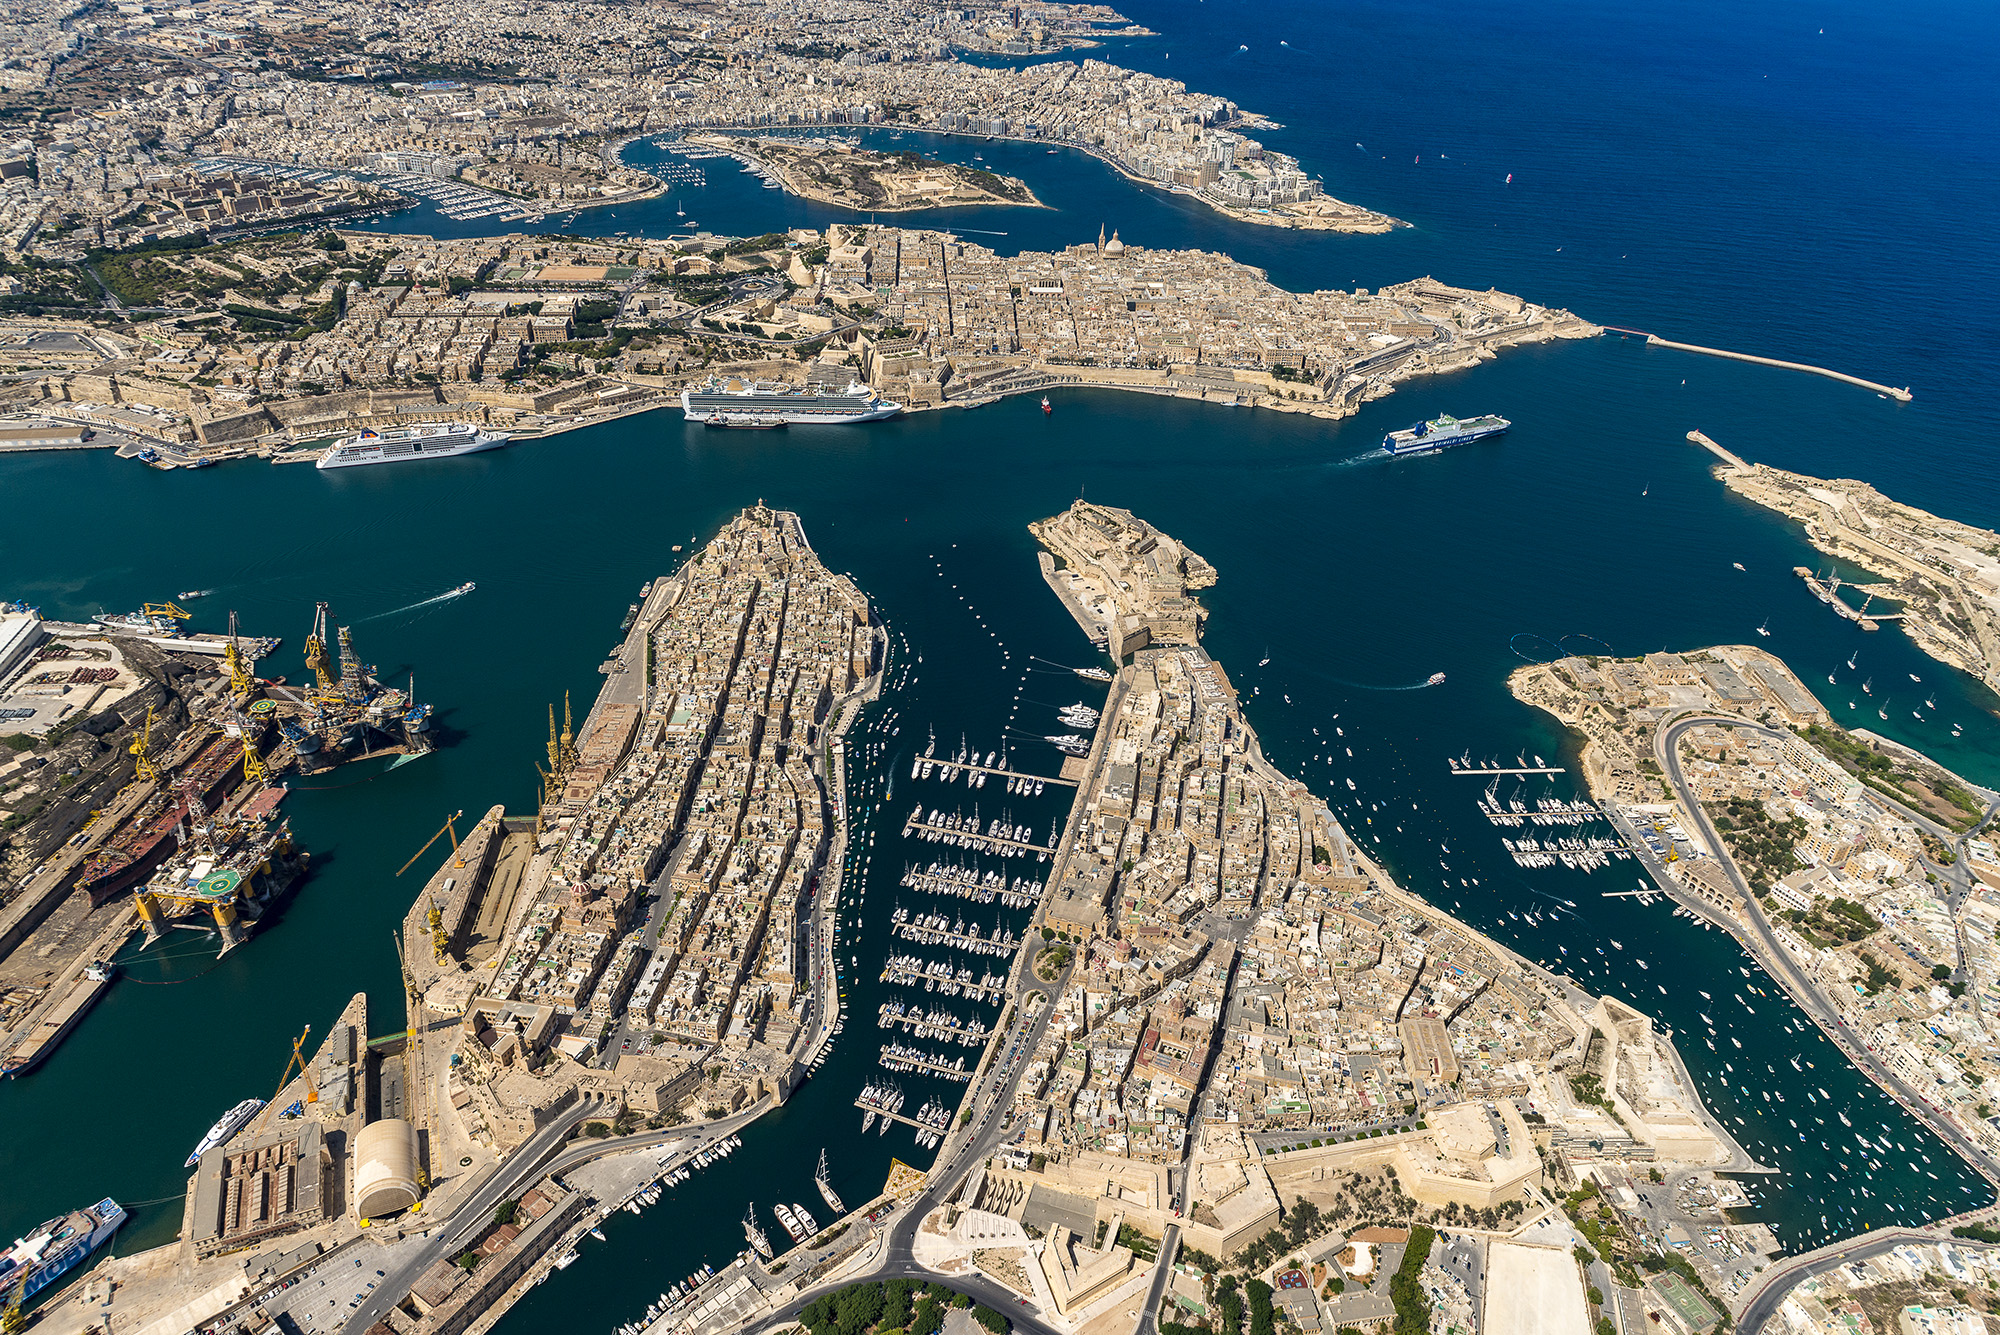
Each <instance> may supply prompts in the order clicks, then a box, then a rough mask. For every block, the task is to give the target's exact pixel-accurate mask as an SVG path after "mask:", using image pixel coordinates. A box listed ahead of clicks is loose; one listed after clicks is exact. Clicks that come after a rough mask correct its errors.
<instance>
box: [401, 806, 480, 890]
mask: <svg viewBox="0 0 2000 1335" xmlns="http://www.w3.org/2000/svg"><path fill="white" fill-rule="evenodd" d="M464 814H465V812H463V811H454V812H452V813H451V814H450V815H449V816H446V817H445V818H444V824H443V825H440V826H439V827H438V832H437V833H436V834H434V835H432V836H431V837H430V838H428V839H426V840H424V846H423V847H422V848H420V849H418V850H417V851H416V852H414V853H412V854H410V861H409V862H405V863H404V864H403V865H402V866H400V867H398V868H396V875H398V876H401V875H402V874H403V873H404V872H406V871H408V870H409V869H410V864H411V863H414V862H415V861H416V860H417V859H418V858H420V857H422V856H423V855H424V854H426V853H428V852H430V851H431V845H432V844H434V843H436V842H437V841H438V840H440V839H442V838H444V837H445V835H447V834H449V835H450V836H451V851H452V852H454V853H456V852H457V851H458V831H457V830H456V829H454V828H452V822H453V821H455V820H457V819H458V818H459V817H461V816H463V815H464Z"/></svg>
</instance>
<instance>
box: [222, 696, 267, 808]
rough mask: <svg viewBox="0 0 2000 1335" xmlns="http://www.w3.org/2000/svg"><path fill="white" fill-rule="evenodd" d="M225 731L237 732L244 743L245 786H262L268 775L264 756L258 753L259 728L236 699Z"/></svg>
mask: <svg viewBox="0 0 2000 1335" xmlns="http://www.w3.org/2000/svg"><path fill="white" fill-rule="evenodd" d="M223 731H225V732H229V733H233V734H235V736H236V738H237V740H238V741H240V742H242V743H243V786H244V787H245V788H249V787H252V786H262V784H263V783H264V781H265V779H266V777H267V775H266V773H265V770H264V757H263V756H261V755H259V754H258V753H257V728H256V725H255V724H253V723H252V722H251V721H250V719H249V717H248V716H247V715H246V714H244V712H243V711H242V710H241V709H238V708H237V707H236V704H235V702H234V701H231V702H230V705H229V722H228V724H227V725H226V726H225V727H224V729H223Z"/></svg>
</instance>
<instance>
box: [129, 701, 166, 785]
mask: <svg viewBox="0 0 2000 1335" xmlns="http://www.w3.org/2000/svg"><path fill="white" fill-rule="evenodd" d="M152 744H153V707H152V706H151V705H147V706H146V726H145V727H144V728H142V729H141V730H140V732H139V735H138V736H137V737H134V738H133V739H132V745H131V746H130V747H128V748H127V749H128V750H130V751H131V753H132V772H133V773H134V774H136V775H137V776H138V777H139V778H141V779H145V780H148V781H149V782H153V783H158V782H159V779H160V767H159V766H158V765H155V764H154V763H153V758H152V757H151V756H149V755H147V754H146V752H147V749H148V748H149V747H151V746H152Z"/></svg>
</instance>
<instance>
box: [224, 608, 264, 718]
mask: <svg viewBox="0 0 2000 1335" xmlns="http://www.w3.org/2000/svg"><path fill="white" fill-rule="evenodd" d="M222 661H223V662H224V663H225V664H226V665H227V666H228V668H229V692H230V694H231V695H234V696H236V697H237V698H238V699H239V700H247V699H249V698H250V696H251V693H252V692H254V691H255V690H256V689H257V677H256V674H255V673H253V672H252V671H251V670H250V660H249V659H248V658H245V657H244V656H243V651H242V650H241V649H239V648H237V647H236V613H234V612H231V613H230V614H229V643H228V644H226V645H224V646H223V647H222Z"/></svg>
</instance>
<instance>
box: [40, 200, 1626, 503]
mask: <svg viewBox="0 0 2000 1335" xmlns="http://www.w3.org/2000/svg"><path fill="white" fill-rule="evenodd" d="M97 272H98V273H99V274H101V275H102V277H103V279H104V281H105V282H106V283H107V284H109V285H110V286H111V287H112V288H113V289H114V290H116V291H118V292H119V293H121V294H123V296H124V297H125V299H127V300H129V301H131V302H132V303H134V304H136V303H138V302H141V301H144V302H147V303H158V304H160V305H161V306H163V307H173V311H172V312H171V313H162V314H160V315H158V316H157V317H155V318H148V319H146V320H145V321H143V322H140V323H136V324H133V325H130V326H127V327H122V328H112V327H109V326H106V327H104V328H99V327H97V326H96V325H92V324H87V323H78V322H76V321H71V320H64V321H54V320H51V319H49V318H46V317H45V318H43V319H39V320H36V319H27V318H17V319H10V320H4V321H0V333H7V332H12V333H15V334H18V335H19V340H18V341H19V343H20V345H21V350H20V351H19V352H18V353H16V354H13V355H15V356H16V357H17V358H18V360H17V361H16V362H15V363H14V365H15V367H16V368H17V370H19V371H20V372H21V373H22V374H21V375H20V376H18V377H17V378H16V379H15V380H13V381H12V382H11V383H10V384H9V385H8V386H7V387H6V389H5V391H4V393H0V405H4V406H6V407H11V408H12V409H14V410H15V411H17V412H19V413H20V414H22V421H23V422H24V423H29V424H34V423H39V424H41V425H39V426H27V425H24V426H22V427H20V428H18V430H19V434H20V435H21V436H22V437H23V438H24V440H25V443H24V444H22V445H21V446H19V447H18V448H53V447H54V446H48V445H43V444H39V443H37V442H39V441H41V440H42V439H44V437H46V439H48V440H55V441H59V442H65V444H63V446H62V447H65V448H68V447H87V446H99V447H102V446H114V447H117V448H119V449H120V450H121V451H122V452H123V453H124V454H126V455H130V456H137V457H140V458H145V459H148V460H149V461H150V462H153V463H154V464H155V465H156V466H160V467H171V466H183V465H188V464H196V465H198V464H200V463H201V462H203V461H208V462H215V461H218V460H225V459H232V458H240V457H244V456H246V455H254V456H261V457H268V458H270V459H271V460H272V461H273V462H286V463H291V462H310V461H312V460H313V459H315V458H317V457H318V451H319V449H320V448H322V447H323V446H324V444H325V442H327V441H328V440H329V439H331V438H335V437H337V436H339V435H342V434H346V433H350V432H357V431H362V430H366V429H370V428H374V429H381V428H384V427H388V426H393V425H398V424H402V423H407V422H408V421H410V420H411V419H412V418H413V417H414V418H416V419H417V420H436V419H440V418H448V419H451V420H456V421H467V422H474V423H478V424H480V425H482V426H489V427H493V428H497V429H500V430H505V431H509V432H512V433H514V434H515V436H516V439H517V440H520V439H524V438H533V437H535V436H539V435H545V434H548V433H550V432H555V431H562V430H567V429H570V428H572V427H575V426H578V425H585V424H589V423H592V422H599V421H603V420H606V419H607V418H610V417H613V416H617V415H621V414H629V413H635V412H643V411H647V410H649V409H652V408H658V407H662V406H669V405H677V403H678V395H679V391H680V389H681V388H682V387H683V386H686V385H688V384H691V383H694V382H697V381H701V380H705V379H706V378H708V377H709V376H710V375H712V374H716V373H719V372H720V373H726V374H730V375H737V376H742V377H744V378H749V379H761V380H771V381H785V382H790V383H805V382H807V381H809V380H810V381H819V382H822V383H830V384H833V385H835V386H845V385H847V384H849V383H852V382H854V381H856V380H859V381H864V382H866V383H867V384H868V385H869V386H870V387H872V388H874V389H875V390H876V391H877V392H879V393H880V394H882V395H883V396H884V397H886V398H889V399H892V400H893V401H895V402H897V403H900V404H903V405H904V406H905V407H906V408H907V409H909V410H911V411H922V410H928V409H935V408H947V407H965V406H973V405H977V404H981V403H988V402H991V401H993V400H994V399H996V398H1000V397H1002V396H1005V395H1010V394H1023V393H1030V394H1040V393H1045V392H1046V391H1047V390H1048V389H1049V388H1051V387H1054V386H1058V385H1077V386H1091V387H1097V388H1106V389H1117V390H1124V391H1128V392H1137V393H1146V394H1158V395H1166V396H1171V397H1178V398H1186V399H1193V400H1196V401H1202V402H1209V403H1217V404H1228V405H1233V406H1255V407H1263V408H1272V409H1277V410H1280V411H1285V412H1298V413H1305V414H1310V415H1312V416H1316V417H1322V418H1328V419H1338V418H1344V417H1349V416H1352V415H1353V414H1355V413H1356V412H1358V411H1359V410H1360V408H1361V406H1362V405H1363V404H1365V403H1367V402H1369V401H1371V400H1373V399H1378V398H1381V397H1384V396H1386V395H1388V394H1391V393H1393V392H1394V391H1395V389H1396V387H1397V386H1398V385H1400V384H1401V383H1403V382H1404V381H1407V380H1411V379H1415V378H1419V377H1422V376H1428V375H1436V374H1442V373H1446V372H1450V371H1455V370H1461V369H1464V368H1467V367H1471V366H1476V365H1478V364H1479V363H1480V362H1482V361H1485V360H1489V359H1491V358H1493V357H1495V356H1497V355H1498V353H1499V351H1500V350H1502V349H1505V348H1508V347H1512V346H1517V345H1522V344H1533V343H1541V342H1547V341H1549V340H1553V339H1570V338H1589V337H1592V336H1595V335H1597V334H1598V333H1600V332H1601V331H1600V329H1599V328H1598V327H1597V326H1596V325H1593V324H1590V323H1589V322H1587V321H1585V320H1582V319H1580V318H1578V317H1577V316H1575V315H1573V314H1571V313H1570V312H1568V311H1565V310H1560V309H1554V308H1550V307H1545V306H1539V305H1536V304H1535V303H1533V302H1530V301H1527V300H1525V299H1523V298H1521V297H1519V296H1515V295H1513V294H1510V293H1505V292H1499V291H1496V290H1492V289H1486V290H1480V289H1477V288H1466V287H1456V286H1453V285H1451V284H1448V283H1443V282H1439V281H1437V280H1436V279H1433V278H1420V279H1416V280H1414V281H1411V282H1406V283H1398V284H1394V285H1392V286H1389V287H1384V288H1380V289H1376V290H1373V291H1371V290H1369V289H1366V288H1358V289H1355V290H1353V291H1345V290H1340V289H1332V290H1325V291H1318V292H1306V293H1299V292H1290V291H1287V290H1285V289H1284V288H1281V287H1278V286H1276V285H1275V284H1273V283H1272V282H1271V281H1270V280H1269V278H1268V276H1267V275H1266V274H1265V273H1264V271H1263V270H1261V269H1258V268H1255V267H1253V266H1251V265H1247V264H1243V263H1240V262H1238V261H1236V260H1233V259H1231V258H1230V257H1228V256H1227V255H1220V254H1216V253H1213V252H1209V251H1198V250H1159V249H1154V248H1151V247H1147V246H1143V245H1139V244H1137V243H1134V242H1128V241H1125V240H1123V239H1122V238H1121V237H1120V236H1119V235H1118V233H1117V232H1116V231H1112V232H1111V233H1110V234H1109V235H1104V234H1100V235H1099V236H1098V237H1097V238H1095V239H1094V240H1087V241H1082V242H1080V243H1079V244H1076V245H1073V246H1069V247H1066V248H1064V249H1062V250H1058V251H1027V252H1023V253H1021V254H1018V255H1013V256H1003V255H1000V254H998V253H997V252H995V251H993V250H992V249H990V248H988V247H985V246H981V245H978V244H976V243H974V242H970V241H967V240H964V239H962V238H960V237H959V236H956V235H954V234H952V233H950V232H940V231H932V230H926V229H902V228H896V227H887V226H874V225H835V226H832V227H829V228H828V229H826V231H825V232H824V233H821V232H817V231H811V230H807V229H801V230H799V231H796V232H791V233H785V232H780V233H772V234H769V235H765V236H761V237H749V238H741V239H738V240H734V241H731V240H727V239H724V238H717V237H695V238H684V239H681V240H678V241H635V240H629V239H620V238H611V239H609V240H605V241H595V242H591V241H575V240H566V239H564V240H552V239H549V238H537V237H528V236H521V235H510V236H504V237H485V238H477V239H473V240H438V239H434V238H431V237H425V236H413V235H398V234H383V233H373V232H359V231H350V232H338V233H329V234H326V235H325V236H323V237H321V238H318V239H313V238H308V237H305V236H301V235H298V234H291V235H288V236H278V237H260V238H252V239H246V240H240V241H234V242H225V243H218V244H215V245H211V246H205V247H197V248H193V249H187V250H175V251H172V252H170V253H169V252H164V251H163V252H159V253H148V254H141V255H133V256H113V257H109V258H107V259H104V260H102V261H100V263H99V265H98V268H97ZM238 273H240V274H242V275H243V276H242V277H241V278H237V277H236V275H237V274H238ZM219 275H226V277H225V276H219ZM776 275H782V277H783V280H784V281H783V282H780V281H779V280H778V278H777V277H776ZM786 283H788V284H789V286H786V285H785V284H786ZM302 291H303V292H306V293H307V294H308V296H309V300H302V299H301V298H300V297H299V295H298V294H299V293H300V292H302ZM44 349H47V351H46V352H44V351H43V350H44ZM301 446H303V447H304V448H300V447H301ZM0 448H7V446H6V444H5V443H4V442H0ZM149 452H150V453H149Z"/></svg>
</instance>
